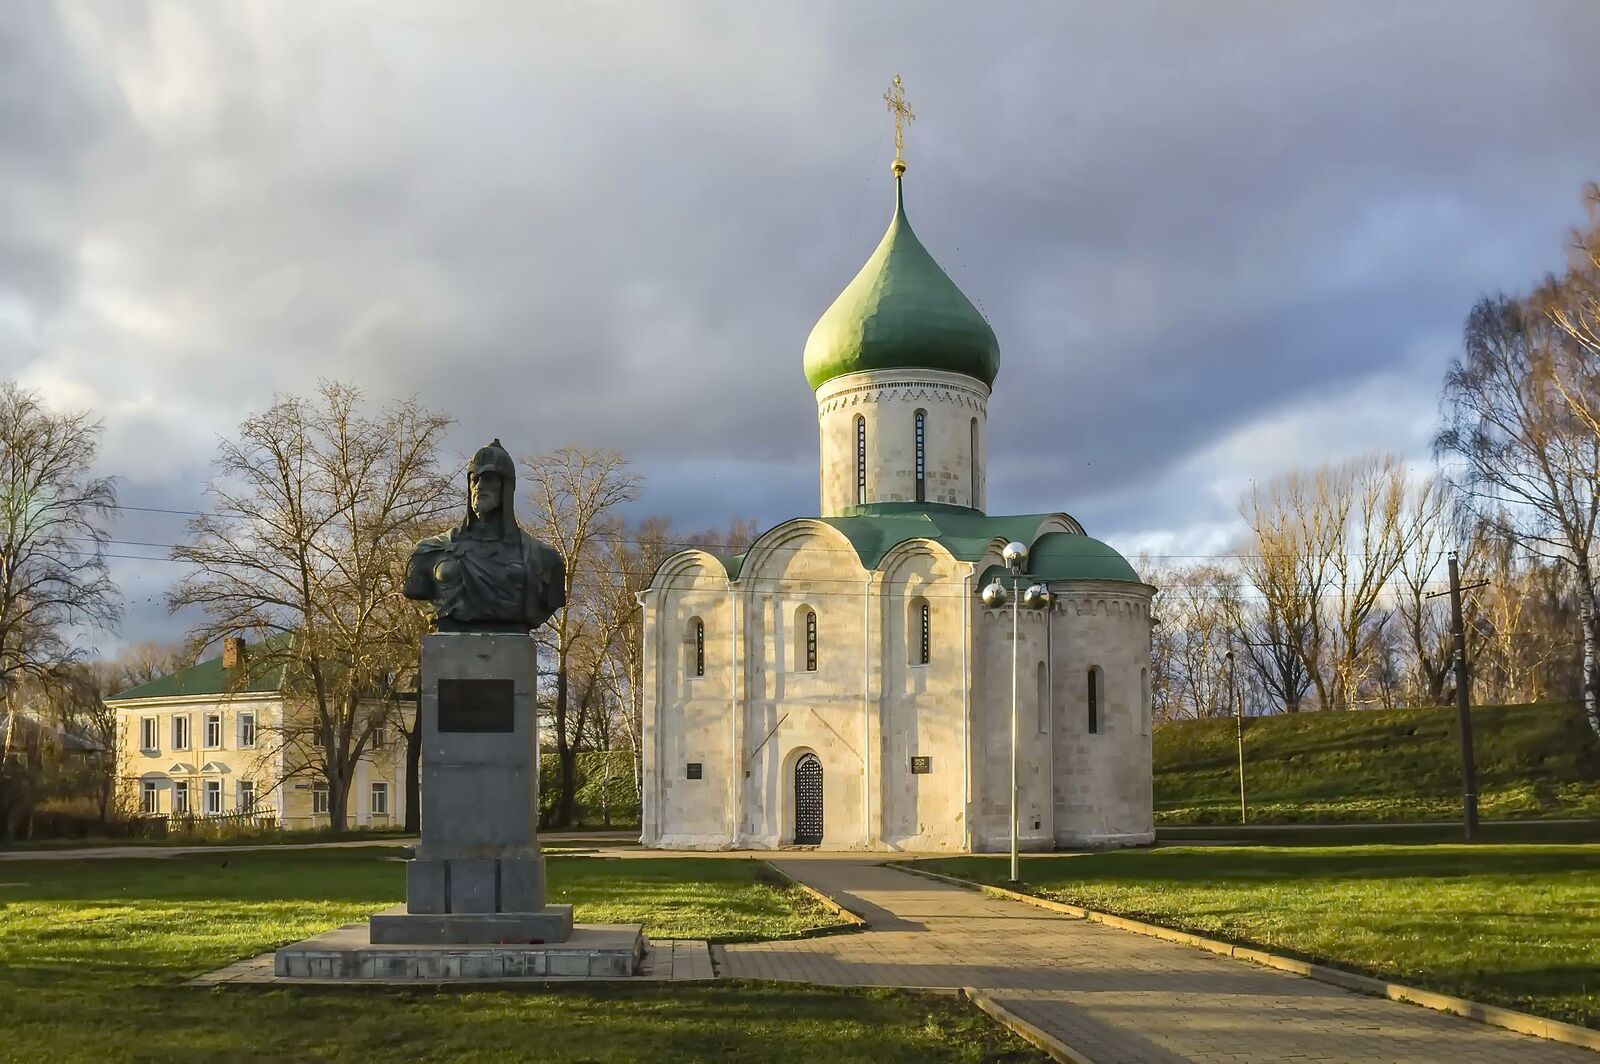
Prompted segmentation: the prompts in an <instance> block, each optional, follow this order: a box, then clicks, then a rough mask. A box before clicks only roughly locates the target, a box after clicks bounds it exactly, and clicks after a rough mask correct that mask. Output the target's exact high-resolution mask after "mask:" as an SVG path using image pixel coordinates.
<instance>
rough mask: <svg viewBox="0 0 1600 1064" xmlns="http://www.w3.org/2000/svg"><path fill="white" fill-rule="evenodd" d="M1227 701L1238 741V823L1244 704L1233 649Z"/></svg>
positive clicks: (1242, 812) (1242, 810) (1241, 802)
mask: <svg viewBox="0 0 1600 1064" xmlns="http://www.w3.org/2000/svg"><path fill="white" fill-rule="evenodd" d="M1227 657H1228V701H1229V702H1230V703H1232V706H1233V730H1234V735H1235V737H1236V738H1237V739H1238V741H1239V823H1241V824H1243V823H1245V819H1246V816H1245V805H1244V705H1243V704H1242V703H1241V702H1240V701H1239V679H1238V676H1237V675H1236V674H1235V673H1234V671H1233V651H1231V650H1230V651H1228V654H1227Z"/></svg>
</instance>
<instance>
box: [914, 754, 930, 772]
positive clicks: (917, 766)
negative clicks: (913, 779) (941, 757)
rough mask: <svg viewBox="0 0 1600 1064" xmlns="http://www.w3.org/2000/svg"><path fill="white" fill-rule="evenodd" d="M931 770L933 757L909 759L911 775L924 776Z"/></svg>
mask: <svg viewBox="0 0 1600 1064" xmlns="http://www.w3.org/2000/svg"><path fill="white" fill-rule="evenodd" d="M932 771H933V758H931V757H913V758H912V759H911V774H912V775H913V776H926V775H927V774H928V773H930V772H932Z"/></svg>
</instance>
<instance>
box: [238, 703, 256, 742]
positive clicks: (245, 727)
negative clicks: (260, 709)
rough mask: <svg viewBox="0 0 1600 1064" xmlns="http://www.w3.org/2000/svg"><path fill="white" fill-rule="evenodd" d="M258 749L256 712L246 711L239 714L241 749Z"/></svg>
mask: <svg viewBox="0 0 1600 1064" xmlns="http://www.w3.org/2000/svg"><path fill="white" fill-rule="evenodd" d="M255 747H256V715H255V711H254V710H246V711H244V712H242V713H240V714H239V749H241V750H254V749H255Z"/></svg>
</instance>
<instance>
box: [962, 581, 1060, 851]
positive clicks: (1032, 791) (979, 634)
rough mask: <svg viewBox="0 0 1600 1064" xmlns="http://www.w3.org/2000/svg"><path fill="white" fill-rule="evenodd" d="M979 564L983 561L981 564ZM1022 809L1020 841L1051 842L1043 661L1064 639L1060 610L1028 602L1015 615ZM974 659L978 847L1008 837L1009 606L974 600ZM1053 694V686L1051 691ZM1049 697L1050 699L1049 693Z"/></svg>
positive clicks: (1001, 846)
mask: <svg viewBox="0 0 1600 1064" xmlns="http://www.w3.org/2000/svg"><path fill="white" fill-rule="evenodd" d="M980 568H981V566H980ZM1017 620H1018V622H1019V623H1018V624H1017V634H1018V648H1019V649H1018V654H1017V659H1018V668H1017V673H1018V677H1019V682H1018V685H1017V736H1018V742H1017V753H1018V756H1017V790H1018V799H1017V811H1018V817H1017V819H1018V822H1019V827H1018V840H1019V845H1020V846H1021V848H1022V849H1026V850H1048V849H1050V848H1051V846H1052V844H1053V841H1054V835H1053V826H1052V821H1051V810H1052V802H1051V787H1050V780H1051V776H1052V774H1053V772H1054V769H1055V765H1054V763H1053V761H1052V744H1051V741H1050V732H1051V730H1052V724H1053V722H1052V718H1051V715H1050V713H1049V707H1048V705H1046V706H1045V709H1044V710H1043V711H1041V708H1040V707H1041V699H1040V690H1039V682H1038V676H1039V666H1040V665H1044V666H1045V670H1046V674H1047V675H1048V674H1049V669H1050V649H1051V644H1052V642H1053V641H1054V640H1057V639H1059V635H1058V633H1057V632H1056V631H1055V629H1056V628H1057V627H1059V626H1058V625H1057V624H1056V623H1055V618H1054V617H1053V616H1052V615H1051V614H1049V613H1046V612H1044V611H1036V610H1023V611H1022V613H1021V615H1020V617H1018V618H1017ZM973 628H974V631H975V643H974V645H975V648H976V655H975V656H976V667H975V669H974V671H973V678H972V700H973V720H974V723H975V734H976V741H975V744H974V748H973V754H972V756H973V759H974V761H975V763H976V766H975V771H974V785H975V787H976V792H977V794H978V801H977V808H976V809H975V811H974V816H975V817H976V818H977V819H976V828H977V831H976V833H975V834H976V837H975V839H974V842H973V846H974V849H977V850H988V851H999V850H1006V849H1009V848H1010V845H1011V827H1010V822H1011V672H1012V659H1011V647H1012V611H1011V608H1010V607H1009V606H1007V607H1005V608H1004V609H998V610H992V609H989V608H987V607H985V606H983V605H982V604H981V603H975V604H974V606H973ZM1046 694H1047V696H1048V691H1047V692H1046ZM1044 701H1045V702H1046V703H1048V701H1049V699H1048V697H1046V698H1045V699H1044Z"/></svg>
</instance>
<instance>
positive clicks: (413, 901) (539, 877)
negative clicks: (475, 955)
mask: <svg viewBox="0 0 1600 1064" xmlns="http://www.w3.org/2000/svg"><path fill="white" fill-rule="evenodd" d="M536 679H537V670H536V669H535V659H534V643H533V640H532V639H531V638H529V637H528V636H526V635H522V634H519V633H500V632H440V633H437V634H435V635H430V636H428V637H427V638H425V639H424V640H423V641H422V691H421V695H422V704H421V706H420V707H419V709H418V711H419V712H420V713H421V714H422V842H421V844H420V845H419V846H418V847H417V852H416V856H415V858H413V859H412V860H411V861H408V862H407V863H406V909H405V912H404V913H385V914H382V915H380V916H376V917H374V918H373V920H372V941H373V942H374V943H393V944H405V943H414V944H419V945H427V944H442V943H499V942H519V943H527V942H562V941H565V940H566V938H567V937H568V936H569V935H570V934H571V933H572V908H571V906H546V905H545V890H544V858H543V857H541V856H539V842H538V835H537V833H538V824H539V788H538V781H539V736H538V727H537V717H536V714H535V710H534V684H535V681H536Z"/></svg>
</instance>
